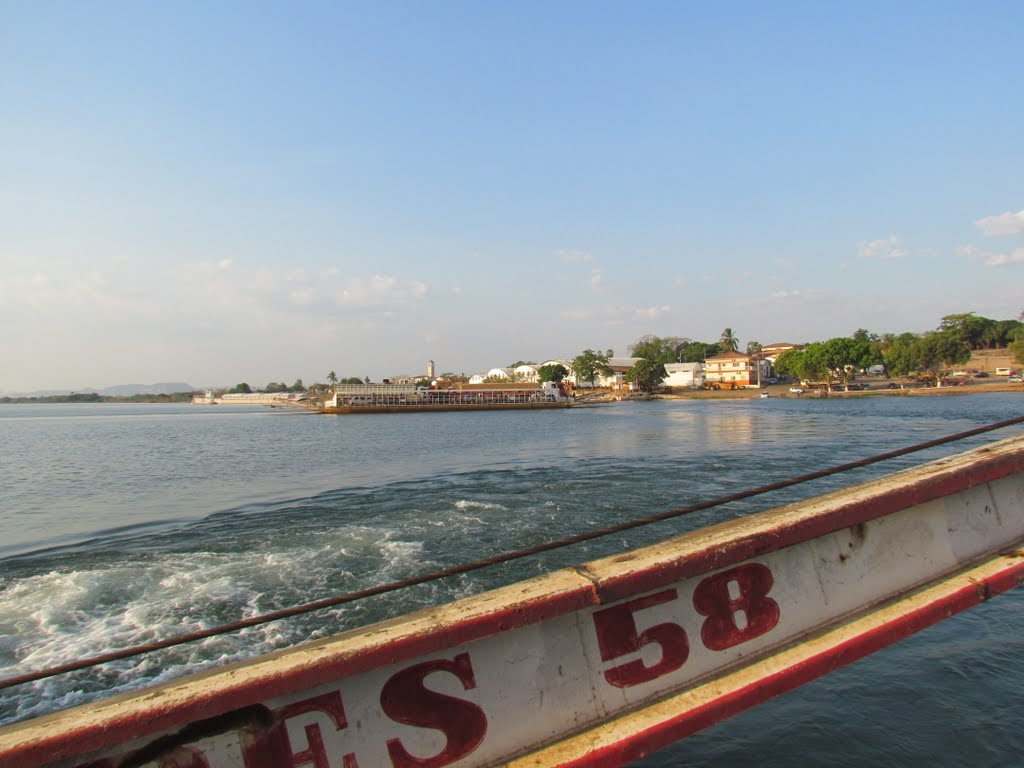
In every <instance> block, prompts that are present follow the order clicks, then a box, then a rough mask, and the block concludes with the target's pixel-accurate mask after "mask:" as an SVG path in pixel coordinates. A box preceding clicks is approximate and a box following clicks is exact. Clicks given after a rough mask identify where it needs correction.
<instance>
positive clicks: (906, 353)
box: [881, 333, 918, 378]
mask: <svg viewBox="0 0 1024 768" xmlns="http://www.w3.org/2000/svg"><path fill="white" fill-rule="evenodd" d="M917 339H918V337H917V334H913V333H902V334H900V335H898V336H897V335H896V334H892V333H887V334H885V335H884V336H883V337H882V346H881V351H882V364H883V365H885V372H886V374H888V375H889V376H896V377H898V378H899V377H903V376H907V375H909V374H910V372H911V371H912V370H913V369H914V345H915V344H916V343H917Z"/></svg>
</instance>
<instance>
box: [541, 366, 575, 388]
mask: <svg viewBox="0 0 1024 768" xmlns="http://www.w3.org/2000/svg"><path fill="white" fill-rule="evenodd" d="M568 375H569V371H568V370H567V369H566V367H565V366H564V365H562V364H560V363H550V364H548V365H542V366H541V367H540V368H538V369H537V381H539V382H540V383H541V384H543V383H544V382H545V381H554V382H559V381H561V380H562V379H564V378H565V377H566V376H568Z"/></svg>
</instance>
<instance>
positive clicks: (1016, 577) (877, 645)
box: [558, 560, 1024, 768]
mask: <svg viewBox="0 0 1024 768" xmlns="http://www.w3.org/2000/svg"><path fill="white" fill-rule="evenodd" d="M1022 583H1024V560H1019V561H1017V562H1015V563H1012V564H1010V565H1008V566H1007V567H1006V568H1005V569H1003V570H1002V571H1000V572H999V573H997V574H994V575H992V576H990V577H989V578H987V579H984V580H982V581H978V582H975V583H973V584H970V585H968V586H965V587H962V588H961V589H959V590H957V591H955V592H952V593H950V594H948V595H946V596H943V597H941V598H938V599H937V600H935V601H933V602H931V603H929V604H928V605H926V606H922V607H921V608H919V609H917V610H914V611H911V612H909V613H907V614H904V615H903V616H900V617H899V618H898V619H895V620H893V621H891V622H887V623H886V624H884V625H881V626H879V627H875V628H873V629H870V630H868V631H866V632H864V633H862V634H860V635H858V636H856V637H854V638H851V639H849V640H847V641H845V642H843V643H840V644H838V645H836V646H834V647H832V648H830V649H828V650H827V651H824V652H822V653H820V654H818V655H816V656H813V657H811V658H808V659H805V660H803V661H802V662H800V663H798V664H795V665H793V666H792V667H789V668H788V669H786V670H783V671H781V672H779V673H776V674H774V675H769V676H768V677H765V678H762V679H760V680H758V681H757V682H756V683H752V684H751V685H749V686H746V687H744V688H742V689H738V690H736V691H733V692H732V693H729V694H727V695H725V696H722V697H721V698H718V699H715V700H714V701H711V702H709V703H707V704H705V705H703V706H700V707H696V708H694V709H692V710H688V711H687V712H684V713H682V714H680V715H678V716H677V717H673V718H670V719H668V720H665V721H664V722H662V723H659V724H658V725H656V726H653V727H651V728H649V729H647V730H646V731H643V732H641V733H638V734H637V735H636V736H633V737H630V738H627V739H624V740H623V741H620V742H617V743H615V744H612V745H609V746H607V747H602V748H600V749H596V750H593V751H591V752H588V753H587V754H586V756H584V757H580V758H577V759H575V760H569V761H566V762H563V763H559V764H558V765H559V766H560V767H561V768H617V767H618V766H621V765H624V764H626V763H628V762H631V761H633V760H639V759H640V758H642V757H645V756H646V755H649V754H650V753H652V752H654V751H656V750H658V749H661V748H663V747H666V746H668V745H669V744H672V743H674V742H676V741H679V740H680V739H683V738H685V737H687V736H691V735H693V734H694V733H697V732H698V731H701V730H704V729H705V728H708V727H710V726H712V725H714V724H716V723H718V722H720V721H722V720H726V719H728V718H730V717H732V716H734V715H738V714H740V713H741V712H745V711H746V710H748V709H751V708H753V707H755V706H757V705H758V704H763V703H764V702H766V701H769V700H770V699H773V698H775V697H776V696H779V695H781V694H783V693H787V692H788V691H791V690H794V689H795V688H798V687H800V686H801V685H804V684H805V683H809V682H811V681H812V680H816V679H817V678H819V677H822V676H824V675H826V674H828V673H829V672H833V671H835V670H837V669H840V668H841V667H844V666H846V665H847V664H852V663H853V662H855V661H858V660H859V659H862V658H864V657H865V656H868V655H870V654H872V653H874V652H875V651H878V650H881V649H882V648H885V647H887V646H889V645H892V644H893V643H896V642H898V641H900V640H903V639H905V638H907V637H909V636H910V635H913V634H915V633H916V632H920V631H921V630H922V629H926V628H928V627H930V626H932V625H933V624H937V623H938V622H940V621H942V620H943V619H947V618H949V617H950V616H952V615H953V614H955V613H960V612H962V611H965V610H967V609H968V608H972V607H974V606H976V605H979V604H980V603H982V602H984V601H985V600H987V599H988V598H990V597H992V596H995V595H998V594H1002V593H1003V592H1006V591H1008V590H1010V589H1013V588H1015V587H1019V586H1021V584H1022Z"/></svg>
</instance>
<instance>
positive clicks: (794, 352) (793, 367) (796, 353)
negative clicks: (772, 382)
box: [772, 349, 804, 379]
mask: <svg viewBox="0 0 1024 768" xmlns="http://www.w3.org/2000/svg"><path fill="white" fill-rule="evenodd" d="M803 354H804V352H803V350H802V349H787V350H786V351H785V352H780V353H779V356H778V357H776V358H775V363H774V365H773V366H772V367H773V368H774V369H775V372H776V373H778V374H780V375H781V376H789V377H791V378H796V379H799V378H801V377H800V372H801V371H802V370H803Z"/></svg>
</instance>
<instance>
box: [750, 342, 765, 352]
mask: <svg viewBox="0 0 1024 768" xmlns="http://www.w3.org/2000/svg"><path fill="white" fill-rule="evenodd" d="M761 349H762V346H761V342H759V341H748V342H747V354H748V355H759V354H761Z"/></svg>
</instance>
